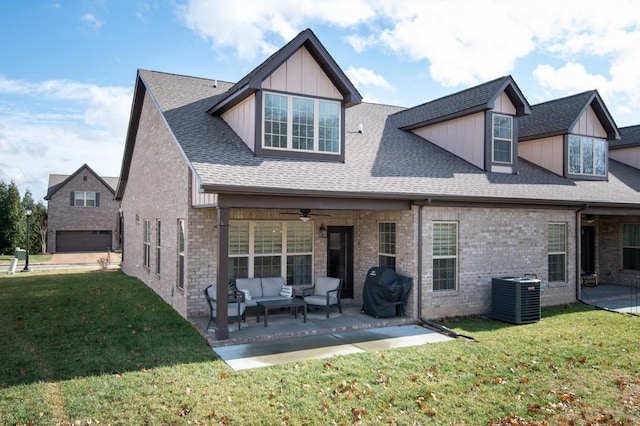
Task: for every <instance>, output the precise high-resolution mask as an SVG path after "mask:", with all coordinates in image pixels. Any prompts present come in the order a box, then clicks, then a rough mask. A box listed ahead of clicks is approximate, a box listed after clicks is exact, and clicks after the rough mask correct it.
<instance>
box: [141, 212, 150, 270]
mask: <svg viewBox="0 0 640 426" xmlns="http://www.w3.org/2000/svg"><path fill="white" fill-rule="evenodd" d="M142 264H143V266H144V267H145V268H147V269H149V267H150V266H151V221H150V220H148V219H145V220H143V221H142Z"/></svg>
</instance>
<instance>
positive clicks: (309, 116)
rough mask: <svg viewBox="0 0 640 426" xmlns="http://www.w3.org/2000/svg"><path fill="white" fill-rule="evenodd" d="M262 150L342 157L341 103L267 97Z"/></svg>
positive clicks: (301, 98) (298, 97)
mask: <svg viewBox="0 0 640 426" xmlns="http://www.w3.org/2000/svg"><path fill="white" fill-rule="evenodd" d="M263 116H264V120H263V139H262V146H263V147H264V148H268V149H283V150H289V151H305V152H315V153H323V154H339V153H340V103H339V102H335V101H329V100H324V99H315V98H306V97H301V96H290V95H282V94H274V93H267V92H265V94H264V107H263Z"/></svg>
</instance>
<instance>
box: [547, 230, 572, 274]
mask: <svg viewBox="0 0 640 426" xmlns="http://www.w3.org/2000/svg"><path fill="white" fill-rule="evenodd" d="M547 250H548V255H549V265H548V266H549V282H564V281H566V271H567V225H566V224H564V223H549V225H548V230H547Z"/></svg>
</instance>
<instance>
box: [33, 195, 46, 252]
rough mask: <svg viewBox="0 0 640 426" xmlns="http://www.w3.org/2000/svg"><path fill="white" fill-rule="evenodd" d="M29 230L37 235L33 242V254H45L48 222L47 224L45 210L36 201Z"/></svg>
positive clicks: (39, 202) (40, 202) (40, 203)
mask: <svg viewBox="0 0 640 426" xmlns="http://www.w3.org/2000/svg"><path fill="white" fill-rule="evenodd" d="M31 229H32V230H33V234H37V235H36V236H35V237H32V238H35V239H34V240H33V244H35V245H32V246H31V247H32V249H33V253H38V252H40V253H46V252H47V231H48V222H47V208H46V207H45V205H44V204H42V201H38V204H36V206H35V208H34V210H33V214H32V215H31Z"/></svg>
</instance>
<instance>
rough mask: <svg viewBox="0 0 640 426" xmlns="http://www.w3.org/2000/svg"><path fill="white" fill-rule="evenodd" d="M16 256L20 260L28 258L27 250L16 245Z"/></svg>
mask: <svg viewBox="0 0 640 426" xmlns="http://www.w3.org/2000/svg"><path fill="white" fill-rule="evenodd" d="M14 257H15V258H16V259H18V260H27V250H25V249H21V248H20V247H16V251H15V254H14Z"/></svg>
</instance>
